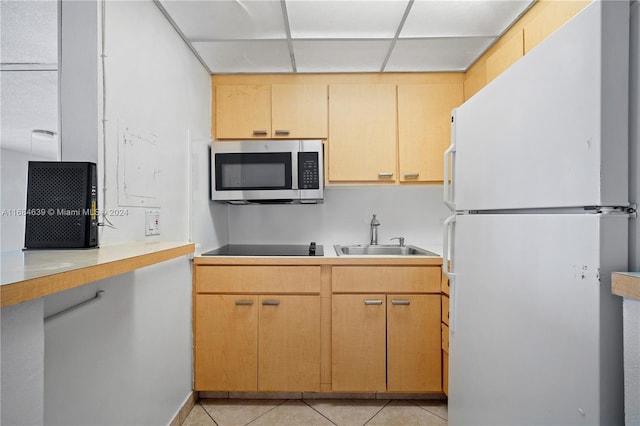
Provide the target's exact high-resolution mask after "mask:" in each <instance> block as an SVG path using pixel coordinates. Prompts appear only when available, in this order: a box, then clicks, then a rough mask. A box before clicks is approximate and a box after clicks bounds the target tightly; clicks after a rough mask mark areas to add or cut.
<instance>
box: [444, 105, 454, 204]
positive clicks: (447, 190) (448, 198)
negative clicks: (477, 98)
mask: <svg viewBox="0 0 640 426" xmlns="http://www.w3.org/2000/svg"><path fill="white" fill-rule="evenodd" d="M455 152H456V110H455V109H454V110H453V111H451V145H450V146H449V148H448V149H447V150H446V151H445V152H444V176H443V181H442V184H443V192H444V194H443V199H444V204H445V205H446V206H447V207H449V210H451V211H456V205H455V203H454V202H453V190H454V182H453V174H454V171H455V162H456V156H455ZM449 158H451V173H449ZM449 179H451V180H449Z"/></svg>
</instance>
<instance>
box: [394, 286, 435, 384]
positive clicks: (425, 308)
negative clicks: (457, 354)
mask: <svg viewBox="0 0 640 426" xmlns="http://www.w3.org/2000/svg"><path fill="white" fill-rule="evenodd" d="M440 348H441V333H440V296H439V295H426V294H420V295H418V294H411V295H407V294H402V295H387V390H388V391H389V392H440V391H441V390H442V377H441V374H440V372H441V354H440Z"/></svg>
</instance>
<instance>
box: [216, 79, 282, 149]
mask: <svg viewBox="0 0 640 426" xmlns="http://www.w3.org/2000/svg"><path fill="white" fill-rule="evenodd" d="M215 92H216V104H215V114H216V115H215V123H214V126H215V134H216V138H217V139H250V138H263V139H265V138H269V137H270V135H271V87H270V86H269V85H243V84H238V85H220V86H215Z"/></svg>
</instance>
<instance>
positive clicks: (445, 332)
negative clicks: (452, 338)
mask: <svg viewBox="0 0 640 426" xmlns="http://www.w3.org/2000/svg"><path fill="white" fill-rule="evenodd" d="M440 327H441V328H442V350H443V351H445V352H446V353H449V326H448V325H446V324H440Z"/></svg>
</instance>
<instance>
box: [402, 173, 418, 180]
mask: <svg viewBox="0 0 640 426" xmlns="http://www.w3.org/2000/svg"><path fill="white" fill-rule="evenodd" d="M418 176H420V173H405V174H404V178H405V179H416V178H417V177H418Z"/></svg>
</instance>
